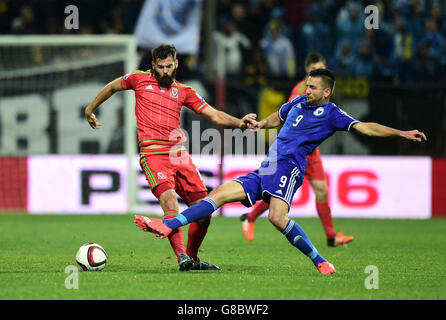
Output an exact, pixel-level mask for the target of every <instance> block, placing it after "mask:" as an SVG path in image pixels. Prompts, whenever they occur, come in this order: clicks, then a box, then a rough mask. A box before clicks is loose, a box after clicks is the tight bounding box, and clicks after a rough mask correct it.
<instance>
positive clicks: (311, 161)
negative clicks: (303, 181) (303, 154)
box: [305, 148, 325, 180]
mask: <svg viewBox="0 0 446 320" xmlns="http://www.w3.org/2000/svg"><path fill="white" fill-rule="evenodd" d="M305 177H306V178H307V179H308V180H325V173H324V167H323V165H322V158H321V152H320V151H319V148H316V149H314V150H313V152H312V153H310V154H309V155H308V156H307V167H306V169H305Z"/></svg>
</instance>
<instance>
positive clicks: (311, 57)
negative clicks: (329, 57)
mask: <svg viewBox="0 0 446 320" xmlns="http://www.w3.org/2000/svg"><path fill="white" fill-rule="evenodd" d="M318 62H322V63H324V64H326V63H327V61H326V60H325V57H324V56H323V55H322V54H320V53H318V52H310V53H309V54H307V56H306V58H305V67H308V66H309V65H310V64H313V63H318Z"/></svg>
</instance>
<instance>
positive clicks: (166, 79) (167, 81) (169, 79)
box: [154, 69, 177, 88]
mask: <svg viewBox="0 0 446 320" xmlns="http://www.w3.org/2000/svg"><path fill="white" fill-rule="evenodd" d="M154 71H155V78H156V80H158V83H159V84H160V87H164V88H169V87H170V86H171V85H172V83H173V80H174V79H175V74H176V73H177V69H174V70H173V72H172V75H171V76H169V75H165V76H162V75H160V74H159V73H158V72H157V71H156V70H154Z"/></svg>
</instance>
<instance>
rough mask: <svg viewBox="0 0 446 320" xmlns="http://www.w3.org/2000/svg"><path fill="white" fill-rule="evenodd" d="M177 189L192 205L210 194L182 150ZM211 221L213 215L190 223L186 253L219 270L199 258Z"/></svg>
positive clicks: (205, 265) (179, 158)
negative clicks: (199, 251)
mask: <svg viewBox="0 0 446 320" xmlns="http://www.w3.org/2000/svg"><path fill="white" fill-rule="evenodd" d="M175 162H176V163H177V165H176V167H175V171H176V172H175V183H176V187H175V190H176V192H177V193H178V195H179V196H180V197H181V198H182V199H183V200H184V202H185V203H187V205H188V206H189V207H190V206H192V205H195V204H197V203H199V202H200V201H201V200H203V199H205V198H206V197H207V196H208V193H207V188H206V185H205V183H204V181H203V179H202V178H201V175H200V172H199V171H198V169H197V167H196V166H195V164H194V163H193V161H192V158H191V157H190V155H189V153H188V152H187V151H183V152H181V154H179V157H178V155H177V159H176V161H175ZM210 223H211V215H209V216H207V217H205V218H202V219H200V220H197V221H194V222H192V223H191V224H190V225H189V229H188V233H187V246H186V253H187V255H188V256H189V257H191V258H192V259H194V261H195V264H196V265H197V264H200V265H203V267H204V268H205V269H206V270H210V269H211V270H215V269H216V270H218V269H219V268H218V267H216V266H213V265H211V264H209V263H206V262H204V261H201V260H200V259H199V258H198V250H199V249H200V246H201V244H202V242H203V240H204V237H205V236H206V234H207V231H208V228H209V225H210Z"/></svg>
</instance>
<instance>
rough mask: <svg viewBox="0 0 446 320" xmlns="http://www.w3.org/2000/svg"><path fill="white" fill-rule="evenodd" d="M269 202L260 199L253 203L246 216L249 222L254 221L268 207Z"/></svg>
mask: <svg viewBox="0 0 446 320" xmlns="http://www.w3.org/2000/svg"><path fill="white" fill-rule="evenodd" d="M268 207H269V204H268V203H266V202H265V201H260V202H259V203H257V204H255V205H254V207H253V208H252V210H251V211H250V212H249V213H248V215H247V218H248V221H249V222H254V221H256V219H257V218H258V216H260V215H261V214H262V213H264V212H265V211H266V209H268Z"/></svg>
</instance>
